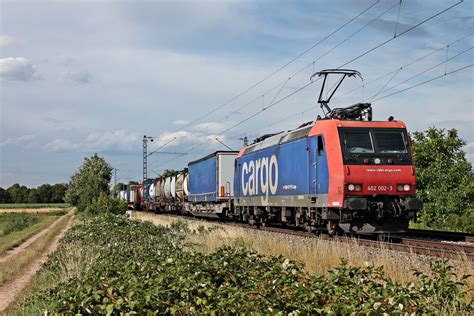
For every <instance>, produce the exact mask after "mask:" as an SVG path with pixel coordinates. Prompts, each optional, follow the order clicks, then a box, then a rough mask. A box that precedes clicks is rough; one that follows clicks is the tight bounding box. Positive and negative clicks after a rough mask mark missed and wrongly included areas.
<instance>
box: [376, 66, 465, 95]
mask: <svg viewBox="0 0 474 316" xmlns="http://www.w3.org/2000/svg"><path fill="white" fill-rule="evenodd" d="M472 66H474V64H469V65H467V66H464V67H460V68H458V69H455V70H452V71H450V72H447V73H443V74H442V75H439V76H437V77H434V78H431V79H428V80H425V81H423V82H420V83H417V84H415V85H412V86H410V87H407V88H404V89H401V90H398V91H396V92H393V93H390V94H388V95H384V96H382V97H380V98H378V99H375V100H374V101H373V102H377V101H380V100H383V99H385V98H388V97H391V96H394V95H396V94H399V93H402V92H405V91H408V90H411V89H413V88H416V87H419V86H421V85H424V84H427V83H429V82H432V81H435V80H438V79H440V78H443V77H446V76H448V75H451V74H454V73H456V72H459V71H462V70H465V69H467V68H470V67H472Z"/></svg>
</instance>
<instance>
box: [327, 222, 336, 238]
mask: <svg viewBox="0 0 474 316" xmlns="http://www.w3.org/2000/svg"><path fill="white" fill-rule="evenodd" d="M326 228H327V230H328V234H329V235H331V236H334V235H336V234H337V231H338V226H337V222H336V221H328V223H327V225H326Z"/></svg>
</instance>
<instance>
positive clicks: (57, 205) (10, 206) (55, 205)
mask: <svg viewBox="0 0 474 316" xmlns="http://www.w3.org/2000/svg"><path fill="white" fill-rule="evenodd" d="M68 207H70V205H69V204H66V203H24V204H21V203H20V204H19V203H1V204H0V209H17V208H19V209H31V208H68Z"/></svg>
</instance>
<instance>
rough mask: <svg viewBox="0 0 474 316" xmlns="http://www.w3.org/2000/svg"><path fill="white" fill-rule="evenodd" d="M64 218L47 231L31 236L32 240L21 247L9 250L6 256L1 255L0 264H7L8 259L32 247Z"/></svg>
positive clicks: (55, 222)
mask: <svg viewBox="0 0 474 316" xmlns="http://www.w3.org/2000/svg"><path fill="white" fill-rule="evenodd" d="M62 218H63V217H62V216H60V217H59V218H58V219H56V220H55V221H54V222H52V223H51V224H50V225H49V226H48V227H46V228H45V229H43V230H42V231H40V232H39V233H37V234H35V235H33V236H31V237H30V238H28V239H27V240H25V241H24V242H23V243H21V244H20V245H18V246H17V247H14V248H12V249H10V250H7V251H6V252H5V253H4V254H2V255H0V263H2V262H5V261H7V260H8V259H10V258H11V257H13V256H14V255H16V254H17V253H20V252H22V251H23V249H25V248H26V247H28V246H29V245H31V244H32V243H34V242H35V241H36V240H37V239H38V238H40V237H41V236H43V235H44V234H46V233H47V232H48V231H49V230H50V229H51V228H52V227H54V226H55V225H56V224H57V223H58V222H59V221H60V220H61V219H62Z"/></svg>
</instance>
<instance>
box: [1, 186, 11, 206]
mask: <svg viewBox="0 0 474 316" xmlns="http://www.w3.org/2000/svg"><path fill="white" fill-rule="evenodd" d="M0 203H10V195H9V194H8V191H7V190H5V189H4V188H0Z"/></svg>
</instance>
